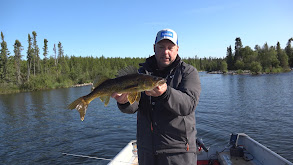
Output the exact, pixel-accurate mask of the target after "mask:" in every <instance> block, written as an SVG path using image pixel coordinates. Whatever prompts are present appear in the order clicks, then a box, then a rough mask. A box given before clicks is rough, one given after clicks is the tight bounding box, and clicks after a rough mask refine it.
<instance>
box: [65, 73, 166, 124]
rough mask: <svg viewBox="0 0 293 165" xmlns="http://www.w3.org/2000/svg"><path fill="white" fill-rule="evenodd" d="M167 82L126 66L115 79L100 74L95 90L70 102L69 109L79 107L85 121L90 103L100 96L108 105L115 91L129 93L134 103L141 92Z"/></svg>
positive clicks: (95, 83)
mask: <svg viewBox="0 0 293 165" xmlns="http://www.w3.org/2000/svg"><path fill="white" fill-rule="evenodd" d="M165 82H166V80H165V79H163V78H161V77H155V76H151V75H146V74H140V73H137V70H136V69H135V70H134V68H126V69H124V70H121V71H119V73H118V76H117V77H116V78H114V79H109V78H107V77H105V76H99V77H98V78H97V80H96V81H95V82H94V84H93V86H94V89H93V91H92V92H90V93H89V94H88V95H86V96H82V97H80V98H78V99H77V100H75V101H74V102H72V103H71V104H69V105H68V109H71V110H72V109H77V110H78V112H79V114H80V119H81V121H83V120H84V116H85V113H86V110H87V107H88V104H89V103H90V102H91V101H92V100H94V99H95V98H98V97H99V98H100V99H101V101H102V102H104V105H105V106H107V105H108V103H109V101H110V97H111V95H112V94H113V93H114V92H116V93H128V96H127V98H128V101H129V102H130V104H133V103H134V102H135V101H137V102H138V101H139V100H140V96H141V93H140V92H143V91H149V90H152V89H154V88H155V87H157V86H159V85H162V84H164V83H165Z"/></svg>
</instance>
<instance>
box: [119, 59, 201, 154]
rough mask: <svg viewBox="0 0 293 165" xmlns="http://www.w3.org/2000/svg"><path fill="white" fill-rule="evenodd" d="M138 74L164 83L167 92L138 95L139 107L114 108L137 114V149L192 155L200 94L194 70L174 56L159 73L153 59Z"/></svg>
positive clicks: (122, 105)
mask: <svg viewBox="0 0 293 165" xmlns="http://www.w3.org/2000/svg"><path fill="white" fill-rule="evenodd" d="M139 72H140V73H145V74H150V75H155V76H160V77H163V78H166V80H167V85H168V87H167V91H166V92H165V93H164V94H163V95H161V96H159V97H150V96H147V95H145V93H142V96H141V99H140V101H139V103H137V102H135V103H134V104H132V105H130V104H129V103H127V104H118V107H119V109H120V110H121V111H122V112H124V113H135V112H136V111H137V112H138V113H137V146H138V149H141V150H144V151H145V152H149V153H154V154H158V153H178V152H196V127H195V112H194V111H195V108H196V106H197V104H198V101H199V96H200V92H201V86H200V80H199V75H198V72H197V70H196V69H195V68H194V67H193V66H191V65H188V64H186V63H185V62H183V61H182V60H181V59H180V57H179V56H177V58H176V60H175V62H173V63H172V65H171V66H169V67H168V68H166V69H165V70H164V71H159V70H158V69H157V65H156V59H155V57H154V56H152V57H150V58H148V59H147V60H146V62H145V63H143V64H142V67H141V68H140V69H139Z"/></svg>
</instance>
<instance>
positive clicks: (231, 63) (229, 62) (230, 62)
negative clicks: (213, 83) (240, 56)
mask: <svg viewBox="0 0 293 165" xmlns="http://www.w3.org/2000/svg"><path fill="white" fill-rule="evenodd" d="M233 58H234V57H233V53H232V48H231V45H230V46H229V47H227V56H226V61H227V65H228V70H233V69H234V59H233Z"/></svg>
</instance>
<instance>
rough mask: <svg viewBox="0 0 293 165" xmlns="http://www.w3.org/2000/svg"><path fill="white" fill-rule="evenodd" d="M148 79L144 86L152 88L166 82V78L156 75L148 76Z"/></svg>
mask: <svg viewBox="0 0 293 165" xmlns="http://www.w3.org/2000/svg"><path fill="white" fill-rule="evenodd" d="M149 78H150V79H149V80H148V81H146V84H145V86H146V87H147V88H148V89H150V90H152V89H154V88H155V87H157V86H160V85H163V84H164V83H166V82H167V81H166V79H164V78H162V77H157V76H149Z"/></svg>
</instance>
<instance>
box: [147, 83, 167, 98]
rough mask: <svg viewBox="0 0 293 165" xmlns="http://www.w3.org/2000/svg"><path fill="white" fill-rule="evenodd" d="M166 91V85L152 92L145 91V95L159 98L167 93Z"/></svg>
mask: <svg viewBox="0 0 293 165" xmlns="http://www.w3.org/2000/svg"><path fill="white" fill-rule="evenodd" d="M166 90H167V84H166V83H164V84H162V85H160V86H157V87H156V88H154V89H153V90H151V91H145V94H146V95H148V96H153V97H158V96H161V95H162V94H163V93H165V92H166Z"/></svg>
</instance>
